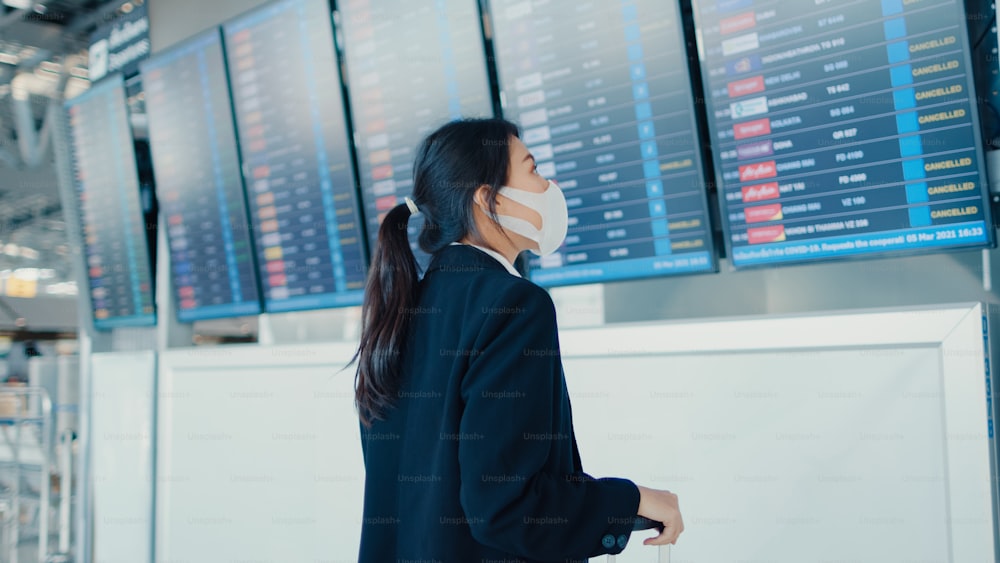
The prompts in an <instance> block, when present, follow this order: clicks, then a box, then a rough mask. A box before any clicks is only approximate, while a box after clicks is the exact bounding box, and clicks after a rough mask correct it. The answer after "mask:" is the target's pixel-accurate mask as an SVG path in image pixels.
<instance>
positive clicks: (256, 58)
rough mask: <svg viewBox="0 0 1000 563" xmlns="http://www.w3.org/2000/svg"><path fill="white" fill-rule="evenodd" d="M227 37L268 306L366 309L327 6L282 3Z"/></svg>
mask: <svg viewBox="0 0 1000 563" xmlns="http://www.w3.org/2000/svg"><path fill="white" fill-rule="evenodd" d="M223 31H224V37H225V45H226V58H227V61H228V70H229V82H230V84H231V85H232V92H233V100H234V106H235V113H236V125H237V131H238V137H237V138H238V139H239V143H240V149H241V154H242V161H243V174H244V180H245V184H246V187H247V195H248V205H249V209H250V222H251V226H252V230H253V233H254V242H255V243H256V249H257V264H258V268H259V270H260V279H261V285H262V289H263V295H264V307H265V309H266V310H267V311H269V312H284V311H293V310H302V309H317V308H326V307H340V306H350V305H360V304H361V301H362V295H363V291H364V286H365V279H366V276H367V265H366V260H365V250H364V248H365V244H364V238H363V237H364V235H363V226H362V222H361V213H360V207H359V204H358V196H357V188H356V179H355V175H354V168H353V165H352V162H351V152H350V144H349V143H350V140H349V135H348V130H347V125H346V121H347V118H346V110H345V107H344V102H343V95H342V93H341V89H342V85H341V81H340V75H339V73H338V70H337V69H338V67H339V63H338V61H337V54H336V52H335V50H334V43H333V24H332V21H331V12H330V9H329V6H328V4H327V2H326V1H325V0H280V1H278V2H272V3H269V4H266V5H264V6H263V7H261V8H258V9H256V10H253V11H251V12H248V13H246V14H244V15H242V16H239V17H237V18H235V19H233V20H231V21H229V22H227V23H226V24H224V25H223Z"/></svg>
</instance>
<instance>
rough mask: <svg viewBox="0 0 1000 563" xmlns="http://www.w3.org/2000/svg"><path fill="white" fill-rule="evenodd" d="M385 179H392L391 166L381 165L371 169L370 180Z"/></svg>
mask: <svg viewBox="0 0 1000 563" xmlns="http://www.w3.org/2000/svg"><path fill="white" fill-rule="evenodd" d="M386 178H392V165H391V164H383V165H381V166H376V167H375V168H372V179H375V180H385V179H386Z"/></svg>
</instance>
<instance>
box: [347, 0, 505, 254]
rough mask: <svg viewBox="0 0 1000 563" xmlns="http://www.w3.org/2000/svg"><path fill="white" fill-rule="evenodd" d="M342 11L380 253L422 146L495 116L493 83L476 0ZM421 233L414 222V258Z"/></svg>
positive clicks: (396, 2) (365, 185)
mask: <svg viewBox="0 0 1000 563" xmlns="http://www.w3.org/2000/svg"><path fill="white" fill-rule="evenodd" d="M339 10H340V12H341V14H342V17H343V30H344V43H345V47H344V58H345V62H346V67H347V77H348V81H347V82H348V84H349V85H350V87H351V115H352V117H353V119H354V130H355V131H354V135H355V146H356V147H357V155H358V169H359V173H360V176H361V178H360V179H361V188H362V199H363V200H364V205H365V218H366V222H367V227H368V237H369V242H370V244H371V248H372V249H373V250H374V248H375V241H376V239H377V235H378V227H379V225H380V224H381V223H382V219H383V217H384V216H385V214H386V213H387V212H388V211H389V210H390V209H392V208H393V207H394V206H396V205H398V204H399V203H401V202H402V201H403V197H404V196H408V195H410V194H411V193H412V192H413V159H414V156H415V151H416V148H417V145H418V144H419V143H420V141H421V140H422V139H423V138H424V137H425V136H426V135H427V134H428V133H430V132H431V131H433V130H434V129H436V128H437V127H438V126H440V125H444V124H445V123H447V122H448V121H450V120H453V119H458V118H461V117H487V116H488V117H492V116H493V105H492V101H491V96H490V85H489V76H488V74H487V71H486V56H485V52H484V50H483V37H482V30H481V26H480V24H479V17H480V16H479V8H478V6H477V2H476V0H434V1H433V2H412V1H407V0H347V1H345V2H342V3H341V4H340V6H339ZM418 45H419V48H414V46H418ZM421 226H422V221H420V216H419V215H418V216H415V217H414V218H413V219H412V220H411V224H410V229H409V230H410V242H411V246H412V247H413V249H414V250H415V251H417V236H416V235H417V234H418V233H419V229H420V228H421ZM417 254H418V256H419V254H420V253H419V252H417Z"/></svg>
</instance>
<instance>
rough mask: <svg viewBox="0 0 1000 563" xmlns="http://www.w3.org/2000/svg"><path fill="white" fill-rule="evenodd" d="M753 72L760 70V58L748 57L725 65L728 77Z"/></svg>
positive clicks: (755, 56)
mask: <svg viewBox="0 0 1000 563" xmlns="http://www.w3.org/2000/svg"><path fill="white" fill-rule="evenodd" d="M755 70H760V57H758V56H757V55H749V56H746V57H743V58H741V59H736V60H735V61H729V62H728V63H726V74H727V75H728V76H733V75H734V74H746V73H748V72H753V71H755Z"/></svg>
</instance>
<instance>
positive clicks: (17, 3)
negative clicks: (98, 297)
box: [0, 0, 142, 283]
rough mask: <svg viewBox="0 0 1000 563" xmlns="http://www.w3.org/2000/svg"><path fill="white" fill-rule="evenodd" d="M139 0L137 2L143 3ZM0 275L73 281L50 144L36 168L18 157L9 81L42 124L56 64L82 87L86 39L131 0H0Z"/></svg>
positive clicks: (129, 5) (55, 79)
mask: <svg viewBox="0 0 1000 563" xmlns="http://www.w3.org/2000/svg"><path fill="white" fill-rule="evenodd" d="M141 1H142V0H139V2H141ZM0 2H2V3H0V276H2V275H4V272H5V271H7V272H8V273H9V272H10V271H12V270H16V269H19V268H26V269H29V270H30V269H33V268H34V269H39V270H40V271H42V272H43V274H42V275H43V276H44V277H45V278H47V279H50V280H52V282H53V283H61V282H63V281H68V280H71V279H72V277H71V271H70V267H69V266H70V264H69V262H70V261H69V260H68V259H67V247H66V228H65V222H64V221H63V216H62V208H61V205H60V200H59V192H58V187H57V184H56V175H55V167H54V162H53V157H52V151H51V149H49V150H48V152H47V155H46V157H45V159H44V161H43V163H42V164H41V166H40V167H37V168H34V169H28V168H27V167H26V166H25V165H24V163H23V161H21V159H20V154H21V153H20V150H19V146H18V138H17V133H16V131H15V127H14V123H15V121H14V120H15V113H14V111H15V110H14V104H13V96H12V81H14V78H15V77H16V76H20V77H21V79H20V82H19V84H22V85H24V86H23V87H24V88H25V89H26V90H28V92H29V94H30V95H29V97H28V99H29V101H30V105H31V109H32V113H33V117H34V120H35V123H36V127H38V128H40V127H41V124H42V122H43V120H44V116H45V112H46V108H47V107H48V105H49V104H50V103H51V99H52V94H53V93H54V90H55V84H56V83H57V82H58V76H59V73H60V71H61V70H62V67H63V66H64V65H65V66H67V67H69V71H70V81H71V83H72V84H71V85H72V86H75V87H76V89H77V90H79V89H83V88H85V87H86V85H87V82H86V77H87V68H86V64H87V60H86V49H87V45H88V40H89V37H90V35H91V33H93V31H95V30H96V29H97V27H98V26H99V25H101V24H102V23H103V22H106V21H110V20H111V19H112V18H114V16H115V15H116V14H117V13H119V12H120V11H130V10H131V9H132V8H133V7H134V4H133V2H125V1H123V0H50V1H45V0H41V1H32V0H0Z"/></svg>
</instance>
